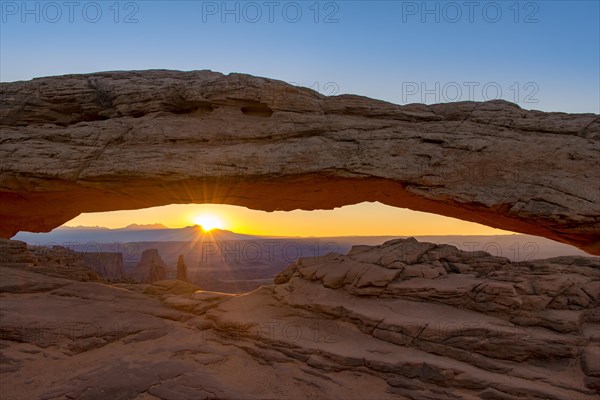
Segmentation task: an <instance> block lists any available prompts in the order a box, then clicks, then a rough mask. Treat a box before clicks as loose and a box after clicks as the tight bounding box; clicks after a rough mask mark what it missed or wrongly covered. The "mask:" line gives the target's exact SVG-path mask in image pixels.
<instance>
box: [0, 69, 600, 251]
mask: <svg viewBox="0 0 600 400" xmlns="http://www.w3.org/2000/svg"><path fill="white" fill-rule="evenodd" d="M0 94H1V96H0V97H1V104H0V128H1V129H2V137H1V140H0V159H2V163H1V165H0V167H1V172H2V173H1V174H0V201H1V202H2V205H3V206H2V209H1V210H0V221H1V222H2V223H1V224H0V235H1V237H5V238H9V237H11V236H13V235H14V234H15V233H17V232H18V231H19V230H25V231H48V230H50V229H52V228H54V227H57V226H59V225H61V224H63V223H64V222H66V221H68V220H70V219H72V218H74V217H75V216H77V215H78V214H80V213H82V212H93V211H109V210H117V209H138V208H143V207H150V206H157V205H165V204H172V203H226V204H234V205H242V206H246V207H250V208H254V209H260V210H266V211H272V210H292V209H305V210H313V209H326V208H333V207H338V206H343V205H347V204H354V203H359V202H363V201H379V202H381V203H384V204H388V205H392V206H398V207H406V208H410V209H413V210H420V211H427V212H431V213H437V214H442V215H447V216H452V217H456V218H460V219H464V220H469V221H474V222H479V223H482V224H485V225H489V226H493V227H497V228H502V229H505V230H510V231H515V232H522V233H529V234H533V235H538V236H545V237H547V238H550V239H554V240H558V241H561V242H564V243H569V244H572V245H574V246H578V247H580V248H581V249H584V250H586V251H587V252H589V253H592V254H600V190H599V188H598V182H599V181H600V170H599V169H598V168H593V166H595V165H597V162H598V159H600V147H599V143H600V118H599V116H598V115H596V114H565V113H545V112H539V111H528V110H523V109H521V108H519V107H518V106H517V105H515V104H511V103H508V102H505V101H490V102H485V103H476V102H460V103H450V104H436V105H430V106H428V105H423V104H411V105H406V106H398V105H394V104H390V103H386V102H383V101H378V100H373V99H369V98H365V97H360V96H354V95H342V96H333V97H326V96H322V95H320V94H318V93H316V92H314V91H312V90H309V89H305V88H298V87H295V86H292V85H288V84H286V83H284V82H281V81H276V80H272V79H266V78H257V77H253V76H249V75H242V74H230V75H223V74H220V73H216V72H211V71H192V72H178V71H164V70H155V71H131V72H102V73H96V74H87V75H67V76H60V77H48V78H40V79H34V80H32V81H27V82H13V83H2V84H0Z"/></svg>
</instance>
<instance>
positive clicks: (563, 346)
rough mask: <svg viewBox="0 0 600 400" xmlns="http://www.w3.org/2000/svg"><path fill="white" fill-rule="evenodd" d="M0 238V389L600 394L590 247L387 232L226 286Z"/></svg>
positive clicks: (89, 395) (596, 276)
mask: <svg viewBox="0 0 600 400" xmlns="http://www.w3.org/2000/svg"><path fill="white" fill-rule="evenodd" d="M10 248H11V254H12V255H11V260H12V261H11V262H4V263H2V264H1V265H0V299H1V301H0V312H1V314H2V324H0V360H1V363H0V366H1V371H0V379H1V380H2V381H3V382H11V384H10V385H2V398H3V399H4V398H6V399H21V398H42V399H52V398H69V399H80V400H83V399H95V398H106V397H107V396H108V397H110V398H115V399H129V398H131V399H139V400H142V399H173V400H175V399H181V400H187V399H213V398H214V399H217V398H221V399H223V398H227V399H229V398H235V399H274V398H293V399H300V398H311V399H332V398H340V399H342V398H343V399H366V398H369V399H398V398H402V399H405V398H406V399H413V400H426V399H427V400H432V399H436V400H437V399H473V400H475V399H478V400H481V399H497V400H506V399H511V400H516V399H520V398H526V399H529V400H533V399H538V400H542V399H544V400H546V399H552V400H563V399H564V400H592V399H597V398H598V394H600V364H599V362H598V354H599V352H600V333H599V332H600V259H599V258H592V257H558V258H553V259H547V260H534V261H530V262H510V261H509V260H507V259H505V258H501V257H493V256H491V255H489V254H488V253H485V252H464V251H460V250H457V249H456V248H454V247H453V246H448V245H436V244H433V243H419V242H417V241H415V240H412V239H408V240H394V241H390V242H387V243H385V244H383V245H380V246H355V247H354V248H353V249H352V250H351V251H350V252H349V253H348V254H346V255H342V254H335V253H331V254H328V255H326V256H322V257H315V258H312V257H310V258H302V259H299V260H298V261H297V262H296V263H294V264H292V265H290V266H289V268H287V269H286V270H285V271H283V272H282V273H281V274H280V275H279V276H278V277H277V280H276V281H277V283H276V284H274V285H270V286H265V287H262V288H260V289H257V290H256V291H254V292H251V293H248V294H245V295H228V294H224V293H215V292H204V291H198V290H197V289H198V288H197V287H194V286H193V285H190V284H189V283H186V282H182V281H179V280H165V281H159V282H155V283H153V284H125V283H120V284H104V283H101V282H81V281H76V280H73V279H68V278H67V277H65V276H63V277H57V276H49V275H48V274H49V273H50V271H51V268H50V267H48V268H46V269H36V268H35V267H33V266H31V265H30V264H29V263H28V262H26V261H21V262H16V260H18V259H20V260H24V259H26V258H27V257H25V256H24V255H20V256H19V255H18V253H19V251H23V248H22V246H19V244H18V243H16V244H14V245H12V246H10ZM19 249H20V250H19ZM65 310H68V312H65ZM74 366H76V368H75V367H74Z"/></svg>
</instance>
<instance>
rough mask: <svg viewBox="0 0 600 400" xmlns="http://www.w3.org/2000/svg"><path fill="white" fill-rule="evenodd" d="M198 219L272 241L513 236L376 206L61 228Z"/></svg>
mask: <svg viewBox="0 0 600 400" xmlns="http://www.w3.org/2000/svg"><path fill="white" fill-rule="evenodd" d="M199 215H212V216H215V217H217V218H218V219H220V220H221V221H222V222H223V228H224V229H228V230H231V231H234V232H239V233H247V234H255V235H270V236H352V235H362V236H384V235H398V236H411V235H498V234H506V233H512V232H508V231H503V230H500V229H494V228H490V227H487V226H485V225H480V224H476V223H472V222H467V221H462V220H458V219H454V218H449V217H443V216H440V215H436V214H428V213H423V212H418V211H412V210H407V209H403V208H394V207H389V206H385V205H383V204H380V203H361V204H356V205H352V206H345V207H341V208H336V209H335V210H317V211H299V210H297V211H290V212H284V211H276V212H264V211H256V210H250V209H247V208H245V207H238V206H229V205H219V204H172V205H169V206H162V207H153V208H146V209H141V210H133V211H112V212H103V213H89V214H82V215H80V216H78V217H76V218H74V219H72V220H71V221H69V222H67V223H66V224H65V225H68V226H77V225H84V226H104V227H107V228H122V227H125V226H127V225H130V224H133V223H136V224H153V223H162V224H163V225H165V226H167V227H169V228H180V227H184V226H190V225H194V224H195V223H196V221H197V218H198V216H199Z"/></svg>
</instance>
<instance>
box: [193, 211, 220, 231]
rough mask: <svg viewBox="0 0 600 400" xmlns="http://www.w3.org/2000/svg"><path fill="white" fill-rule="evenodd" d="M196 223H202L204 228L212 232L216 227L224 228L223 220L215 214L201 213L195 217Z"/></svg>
mask: <svg viewBox="0 0 600 400" xmlns="http://www.w3.org/2000/svg"><path fill="white" fill-rule="evenodd" d="M194 223H196V224H197V225H200V226H201V227H202V230H203V231H205V232H210V231H212V230H214V229H223V228H224V227H225V225H224V224H223V221H222V220H221V219H220V218H219V217H217V216H216V215H214V214H201V215H198V216H197V217H195V218H194Z"/></svg>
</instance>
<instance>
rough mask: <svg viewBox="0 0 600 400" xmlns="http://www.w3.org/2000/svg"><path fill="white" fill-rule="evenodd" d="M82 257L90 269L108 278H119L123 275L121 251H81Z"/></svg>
mask: <svg viewBox="0 0 600 400" xmlns="http://www.w3.org/2000/svg"><path fill="white" fill-rule="evenodd" d="M82 255H83V259H84V260H85V262H86V264H87V265H88V266H89V267H90V269H91V270H93V271H95V272H96V273H98V274H99V275H100V276H102V277H103V278H105V279H108V280H120V279H123V278H124V277H125V269H124V266H123V253H102V252H98V253H82Z"/></svg>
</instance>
